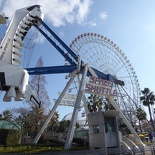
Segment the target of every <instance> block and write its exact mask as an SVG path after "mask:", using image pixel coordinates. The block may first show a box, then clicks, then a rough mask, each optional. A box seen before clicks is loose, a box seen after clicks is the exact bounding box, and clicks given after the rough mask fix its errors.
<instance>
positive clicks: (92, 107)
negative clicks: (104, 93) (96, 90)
mask: <svg viewBox="0 0 155 155" xmlns="http://www.w3.org/2000/svg"><path fill="white" fill-rule="evenodd" d="M103 104H104V102H103V98H102V97H101V96H98V95H93V94H91V95H90V96H89V97H88V110H89V112H97V111H101V110H102V108H103Z"/></svg>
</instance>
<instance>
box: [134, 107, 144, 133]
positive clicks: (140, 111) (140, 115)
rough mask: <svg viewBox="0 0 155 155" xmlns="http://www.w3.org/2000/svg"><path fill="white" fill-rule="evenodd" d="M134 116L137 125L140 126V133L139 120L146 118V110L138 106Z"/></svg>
mask: <svg viewBox="0 0 155 155" xmlns="http://www.w3.org/2000/svg"><path fill="white" fill-rule="evenodd" d="M136 116H137V118H138V120H139V127H140V131H141V133H142V126H141V121H143V120H146V112H145V111H144V110H143V109H142V108H141V107H139V108H138V109H137V112H136Z"/></svg>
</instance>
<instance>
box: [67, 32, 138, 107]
mask: <svg viewBox="0 0 155 155" xmlns="http://www.w3.org/2000/svg"><path fill="white" fill-rule="evenodd" d="M86 37H87V39H83V38H86ZM88 37H89V38H92V37H93V39H92V40H91V41H93V42H96V43H99V44H102V43H103V42H104V43H106V44H105V45H106V47H107V48H109V50H112V51H113V52H114V53H115V54H116V55H117V57H119V58H120V59H121V61H122V64H125V63H126V64H127V65H126V64H125V65H124V66H125V68H126V70H127V72H128V75H129V76H130V79H132V80H133V81H134V84H135V85H136V86H133V88H134V89H136V90H134V91H135V93H137V94H136V96H139V95H140V87H139V86H140V85H139V81H138V78H137V75H136V72H135V70H134V68H133V66H132V64H131V63H130V61H129V59H127V56H126V55H125V54H124V53H123V52H122V50H121V49H120V48H119V47H118V46H117V45H116V44H115V43H114V42H113V41H111V40H110V39H108V38H107V37H104V36H103V35H100V34H97V33H83V34H81V35H79V36H77V37H76V38H75V39H74V40H73V41H72V43H71V44H70V48H71V49H72V50H73V52H75V53H76V54H77V55H78V54H79V55H80V53H78V52H79V51H80V49H81V48H82V46H85V44H88V43H89V41H90V40H89V39H88ZM79 40H82V41H83V43H81V44H80V45H78V46H79V47H78V48H77V49H76V51H75V49H74V46H77V45H76V44H77V42H78V41H79ZM101 41H102V42H101ZM114 50H115V51H114ZM116 51H117V53H116ZM82 60H83V59H82ZM93 67H94V66H93ZM128 70H130V71H128ZM113 76H114V75H113ZM132 76H133V77H132ZM124 78H125V77H124ZM132 80H131V81H132ZM136 91H137V92H136ZM137 103H138V104H139V99H137ZM137 106H138V105H137Z"/></svg>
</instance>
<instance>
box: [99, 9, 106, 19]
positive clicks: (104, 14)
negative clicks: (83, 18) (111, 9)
mask: <svg viewBox="0 0 155 155" xmlns="http://www.w3.org/2000/svg"><path fill="white" fill-rule="evenodd" d="M99 17H100V18H101V19H102V20H105V19H106V18H107V17H108V15H107V13H106V12H105V11H103V12H101V13H100V14H99Z"/></svg>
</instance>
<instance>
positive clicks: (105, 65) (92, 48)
mask: <svg viewBox="0 0 155 155" xmlns="http://www.w3.org/2000/svg"><path fill="white" fill-rule="evenodd" d="M70 48H71V49H72V50H73V52H75V53H76V54H77V55H79V56H80V57H81V60H82V61H83V62H84V63H88V64H89V65H90V66H92V67H93V68H95V69H97V70H99V71H100V72H103V73H104V74H111V75H112V76H113V79H116V80H121V81H123V82H124V83H125V85H124V86H122V87H120V86H119V85H116V84H115V83H114V88H115V89H116V91H117V97H116V98H117V100H118V105H119V106H120V108H121V110H122V111H123V110H125V111H129V110H131V109H134V110H136V108H137V106H138V104H139V94H140V88H139V83H138V80H137V76H136V75H135V71H134V69H133V67H132V65H131V63H130V62H129V60H128V59H127V57H126V56H125V54H124V53H123V52H122V50H120V48H119V47H118V46H117V45H116V44H114V42H113V41H111V40H110V39H108V38H106V37H104V36H103V35H100V34H96V33H84V34H81V35H79V36H78V37H76V38H75V39H74V40H73V41H72V43H71V44H70ZM76 84H77V83H76ZM77 85H78V84H77ZM129 100H130V104H129ZM135 101H136V102H135ZM131 118H132V117H131V116H130V119H131Z"/></svg>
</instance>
